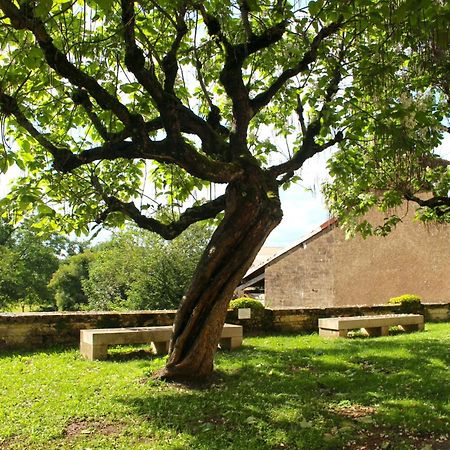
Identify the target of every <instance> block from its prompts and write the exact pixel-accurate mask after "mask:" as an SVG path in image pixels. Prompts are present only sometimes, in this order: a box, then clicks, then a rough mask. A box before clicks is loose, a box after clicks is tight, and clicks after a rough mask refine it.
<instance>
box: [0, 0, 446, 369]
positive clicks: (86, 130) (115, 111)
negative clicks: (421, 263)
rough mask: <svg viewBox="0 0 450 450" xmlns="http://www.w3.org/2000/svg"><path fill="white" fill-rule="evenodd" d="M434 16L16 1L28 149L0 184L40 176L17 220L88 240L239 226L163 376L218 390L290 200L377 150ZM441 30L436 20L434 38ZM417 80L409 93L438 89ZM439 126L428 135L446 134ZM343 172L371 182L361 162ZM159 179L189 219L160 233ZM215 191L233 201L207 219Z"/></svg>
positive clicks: (219, 249) (18, 141) (179, 3)
mask: <svg viewBox="0 0 450 450" xmlns="http://www.w3.org/2000/svg"><path fill="white" fill-rule="evenodd" d="M420 4H421V5H423V6H422V7H421V9H420V11H417V10H416V9H417V7H416V6H415V5H416V2H413V1H412V0H400V1H398V2H392V1H390V0H378V1H373V2H372V1H366V0H356V1H355V0H351V1H340V2H329V1H324V0H316V1H310V2H305V3H302V2H297V1H291V2H288V1H280V0H273V1H264V2H255V1H249V0H248V1H247V0H239V1H222V2H218V1H216V0H209V1H205V2H197V1H191V0H190V1H186V0H176V1H172V0H171V1H168V0H160V1H158V2H154V1H134V0H121V1H113V0H101V1H100V0H85V1H75V2H71V3H68V2H62V1H59V0H54V1H52V0H45V1H40V2H33V1H24V2H16V1H13V0H0V10H1V11H2V13H3V15H2V16H1V17H0V24H1V27H0V42H1V45H2V47H3V48H4V49H5V52H4V56H3V59H2V62H1V66H0V75H1V76H0V79H1V80H2V81H1V84H0V110H1V111H2V113H3V115H4V116H6V117H7V132H6V134H7V136H8V137H9V138H12V139H14V141H15V144H14V145H15V147H13V149H12V150H9V151H7V152H6V157H4V158H3V159H2V167H3V169H5V168H6V167H7V166H8V165H9V164H12V163H13V162H16V164H17V165H19V166H20V167H23V168H24V169H27V172H26V175H25V177H23V178H22V179H21V180H19V181H18V183H17V185H16V188H15V189H14V191H13V192H12V193H11V194H10V196H9V198H8V199H7V200H6V202H4V203H3V204H2V206H3V207H6V206H8V207H10V208H12V209H15V210H16V214H18V215H20V214H22V212H19V211H24V210H25V211H26V210H27V209H28V210H33V209H37V210H38V211H39V213H40V215H41V217H42V221H41V225H42V226H53V224H55V223H59V225H60V226H62V227H65V228H66V229H68V228H71V229H75V230H76V231H78V232H82V231H86V230H87V228H88V224H89V222H90V221H92V220H93V219H96V220H97V221H99V222H105V223H107V224H110V225H116V224H119V223H122V222H123V220H124V219H125V218H127V219H131V220H133V221H135V222H136V223H137V224H138V225H139V226H140V227H142V228H146V229H148V230H151V231H154V232H156V233H158V234H160V235H161V236H162V237H164V238H165V239H172V238H174V237H176V236H177V235H179V234H180V233H181V232H182V231H183V230H185V229H186V228H187V227H189V226H190V225H191V224H193V223H195V222H198V221H200V220H204V219H209V218H213V217H216V216H218V215H219V214H220V213H223V216H221V220H220V224H219V226H218V227H217V230H216V231H215V233H214V234H213V236H212V239H211V241H210V243H209V244H208V246H207V248H206V251H205V252H204V254H203V256H202V258H201V260H200V262H199V265H198V268H197V271H196V274H195V275H194V277H193V280H192V283H191V285H190V288H189V290H188V291H187V293H186V295H185V297H184V299H183V302H182V304H181V307H180V309H179V311H178V314H177V317H176V321H175V325H174V333H173V338H172V342H171V345H170V352H169V353H170V355H169V359H168V362H167V364H166V367H165V368H164V369H163V370H162V371H161V374H160V375H161V376H162V377H165V378H189V377H206V376H208V375H210V374H211V371H212V369H213V355H214V353H215V351H216V348H217V343H218V341H219V338H220V334H221V329H222V326H223V322H224V319H225V314H226V309H227V304H228V302H229V299H230V298H231V295H232V293H233V291H234V289H235V287H236V285H237V284H238V282H239V281H240V279H241V278H242V277H243V275H244V274H245V272H246V271H247V269H248V268H249V266H250V264H251V263H252V261H253V259H254V257H255V255H256V254H257V252H258V251H259V249H260V248H261V246H262V245H263V243H264V241H265V239H266V238H267V236H268V235H269V233H270V232H271V231H272V230H273V229H274V227H276V225H277V224H278V223H279V222H280V220H281V217H282V210H281V205H280V200H279V187H280V186H283V187H285V186H287V184H288V183H289V182H291V181H292V180H293V179H295V178H294V176H295V173H296V171H297V170H299V169H300V168H301V167H302V166H303V164H304V162H305V161H306V160H308V159H309V158H311V157H313V156H314V155H316V154H318V153H321V152H323V151H325V150H326V149H328V148H330V147H332V146H334V145H335V144H337V143H344V142H345V141H346V140H347V138H348V139H350V140H351V141H352V142H354V141H355V140H358V138H361V139H364V138H365V136H363V135H362V133H361V131H364V130H362V129H361V123H362V122H361V121H357V126H356V128H355V129H353V122H352V120H351V118H352V116H353V114H354V111H355V108H357V107H358V102H359V99H360V95H359V93H360V92H361V91H362V90H365V89H366V84H367V83H365V80H366V78H367V74H369V76H370V69H371V68H372V67H379V68H380V71H389V73H391V74H392V85H386V95H389V92H392V97H393V98H396V97H397V96H398V92H399V89H398V84H396V82H395V80H396V78H400V77H397V75H398V73H399V72H401V70H402V68H403V67H405V65H406V64H407V62H409V61H410V60H412V59H413V58H414V57H415V55H416V54H417V53H418V51H420V48H418V49H417V48H416V47H410V48H406V47H403V48H402V47H401V46H400V47H401V48H402V50H401V51H400V52H399V53H400V54H401V58H396V57H395V54H394V53H392V52H383V50H384V49H386V48H387V49H391V48H398V47H399V44H398V43H399V41H401V40H402V39H403V38H404V37H406V36H408V33H409V31H408V30H409V29H410V28H411V23H413V22H414V21H416V20H417V18H420V17H430V16H433V17H435V18H444V19H445V17H447V16H446V14H448V12H446V11H447V10H446V7H445V6H444V5H443V3H442V2H440V1H438V0H430V1H427V2H421V3H420ZM443 23H444V24H445V23H447V22H445V21H441V22H439V20H434V21H428V20H427V21H426V26H427V31H428V33H429V34H431V33H432V32H434V30H437V29H440V28H442V24H443ZM413 29H416V30H417V29H420V27H413ZM418 41H421V42H422V41H423V39H422V36H418ZM377 55H382V56H385V58H384V59H383V58H381V59H379V58H375V57H374V56H377ZM431 69H432V70H434V69H433V68H431ZM417 78H418V77H412V78H411V80H413V81H414V82H413V83H411V84H410V85H409V86H408V92H416V91H417V92H418V91H423V90H424V89H427V88H428V87H426V86H427V85H428V86H433V85H434V83H433V82H432V81H431V80H430V81H429V82H428V83H426V82H425V83H422V84H420V83H418V82H416V81H417ZM433 98H438V93H437V92H436V97H432V99H433ZM372 104H375V105H376V102H373V103H371V104H370V105H369V106H370V107H371V105H372ZM350 105H353V106H352V107H351V108H350V107H349V106H350ZM365 106H366V104H362V105H361V107H363V108H364V107H365ZM433 111H434V110H433ZM432 116H433V117H431V118H430V116H429V110H428V109H427V110H426V112H425V113H424V115H423V117H417V119H418V120H419V121H420V122H424V121H428V120H430V127H432V128H433V130H435V129H436V123H437V120H436V118H437V116H434V112H433V114H432ZM269 130H270V132H271V135H270V134H269V132H268V131H269ZM275 136H276V137H278V138H279V139H278V140H275V139H274V137H275ZM280 142H286V145H284V146H283V145H282V144H281V143H280ZM434 143H435V140H433V139H431V140H430V149H431V148H432V146H433V145H434ZM358 148H360V153H362V154H364V151H365V150H364V149H365V147H364V144H362V148H361V147H358ZM421 148H423V147H421ZM382 154H383V153H382ZM358 155H359V154H358ZM381 156H382V155H381ZM427 156H428V154H427ZM367 157H368V158H369V159H370V160H372V158H373V155H372V154H368V155H367ZM49 158H51V160H52V162H53V164H52V165H51V164H49ZM345 161H346V162H347V163H348V165H349V167H353V168H354V170H356V171H357V170H359V162H358V158H355V157H353V156H352V153H349V154H348V157H347V158H345ZM350 171H351V169H350ZM147 178H150V180H151V181H152V182H153V185H154V188H155V190H156V194H157V199H161V198H163V199H166V200H167V201H168V202H169V203H170V204H171V205H172V206H173V208H174V209H177V208H178V205H179V204H182V203H184V202H186V201H188V200H191V202H190V207H188V208H186V209H181V214H176V215H174V216H173V219H174V220H171V221H168V220H162V221H161V220H157V219H155V218H154V217H152V216H151V205H152V204H151V203H148V202H146V200H145V199H146V197H145V196H143V193H142V187H143V180H144V179H147ZM209 183H219V184H223V185H224V193H223V194H222V195H219V196H217V197H215V198H209V199H208V198H203V199H197V200H196V201H194V203H192V198H191V193H192V192H193V191H195V190H201V189H203V188H205V187H207V186H209ZM361 201H364V199H362V200H361ZM57 203H63V204H64V207H63V209H61V208H58V207H56V204H57ZM430 205H431V203H430ZM187 206H189V202H188V205H187Z"/></svg>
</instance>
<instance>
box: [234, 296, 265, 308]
mask: <svg viewBox="0 0 450 450" xmlns="http://www.w3.org/2000/svg"><path fill="white" fill-rule="evenodd" d="M229 308H230V309H239V308H250V309H264V305H263V304H262V303H261V302H260V301H258V300H255V299H254V298H251V297H240V298H236V299H234V300H231V302H230V306H229Z"/></svg>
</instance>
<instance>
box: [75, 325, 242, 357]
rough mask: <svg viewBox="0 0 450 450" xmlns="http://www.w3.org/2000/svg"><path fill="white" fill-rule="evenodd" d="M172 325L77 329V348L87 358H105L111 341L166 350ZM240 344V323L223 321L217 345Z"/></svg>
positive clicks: (222, 346) (111, 343)
mask: <svg viewBox="0 0 450 450" xmlns="http://www.w3.org/2000/svg"><path fill="white" fill-rule="evenodd" d="M171 336H172V326H171V325H169V326H159V327H135V328H94V329H90V330H80V352H81V354H82V355H83V356H84V357H85V358H87V359H89V360H90V361H93V360H96V359H106V357H107V355H108V347H109V346H111V345H128V344H147V343H151V344H152V347H153V351H154V352H155V353H156V354H157V355H163V354H166V353H167V352H168V350H169V342H170V338H171ZM241 345H242V326H241V325H231V324H228V323H226V324H225V325H224V327H223V330H222V336H221V339H220V346H221V348H226V349H228V350H232V349H235V348H237V347H240V346H241Z"/></svg>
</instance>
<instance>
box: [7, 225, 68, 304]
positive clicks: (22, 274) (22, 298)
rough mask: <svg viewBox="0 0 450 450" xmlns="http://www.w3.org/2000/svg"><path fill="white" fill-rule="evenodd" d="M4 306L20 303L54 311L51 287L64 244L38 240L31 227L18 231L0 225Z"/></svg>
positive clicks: (23, 226)
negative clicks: (49, 286)
mask: <svg viewBox="0 0 450 450" xmlns="http://www.w3.org/2000/svg"><path fill="white" fill-rule="evenodd" d="M2 235H3V236H8V237H7V239H4V240H3V245H2V244H0V306H3V307H5V306H7V305H10V304H13V303H20V304H21V305H22V309H24V307H25V305H29V306H30V307H31V306H32V305H37V306H39V307H40V308H46V309H47V308H50V309H54V304H53V298H52V295H51V293H50V291H49V290H48V288H47V284H48V282H49V280H50V278H51V276H52V274H53V272H54V271H55V270H56V269H57V268H58V265H59V259H58V256H59V254H60V252H61V245H62V242H63V241H62V240H61V239H60V238H59V237H54V238H53V239H52V238H48V237H47V238H44V237H41V236H38V235H37V234H36V233H35V232H33V230H32V229H31V228H30V227H29V226H28V224H27V223H25V224H23V225H22V226H21V227H18V228H16V229H13V228H11V227H10V226H9V225H8V224H4V223H3V222H0V236H2Z"/></svg>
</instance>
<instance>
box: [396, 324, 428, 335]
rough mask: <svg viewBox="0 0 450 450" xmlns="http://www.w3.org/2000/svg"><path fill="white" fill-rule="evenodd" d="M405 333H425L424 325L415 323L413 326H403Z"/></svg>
mask: <svg viewBox="0 0 450 450" xmlns="http://www.w3.org/2000/svg"><path fill="white" fill-rule="evenodd" d="M401 328H403V330H404V331H406V332H408V333H410V332H412V331H423V323H415V324H413V325H402V326H401Z"/></svg>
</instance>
